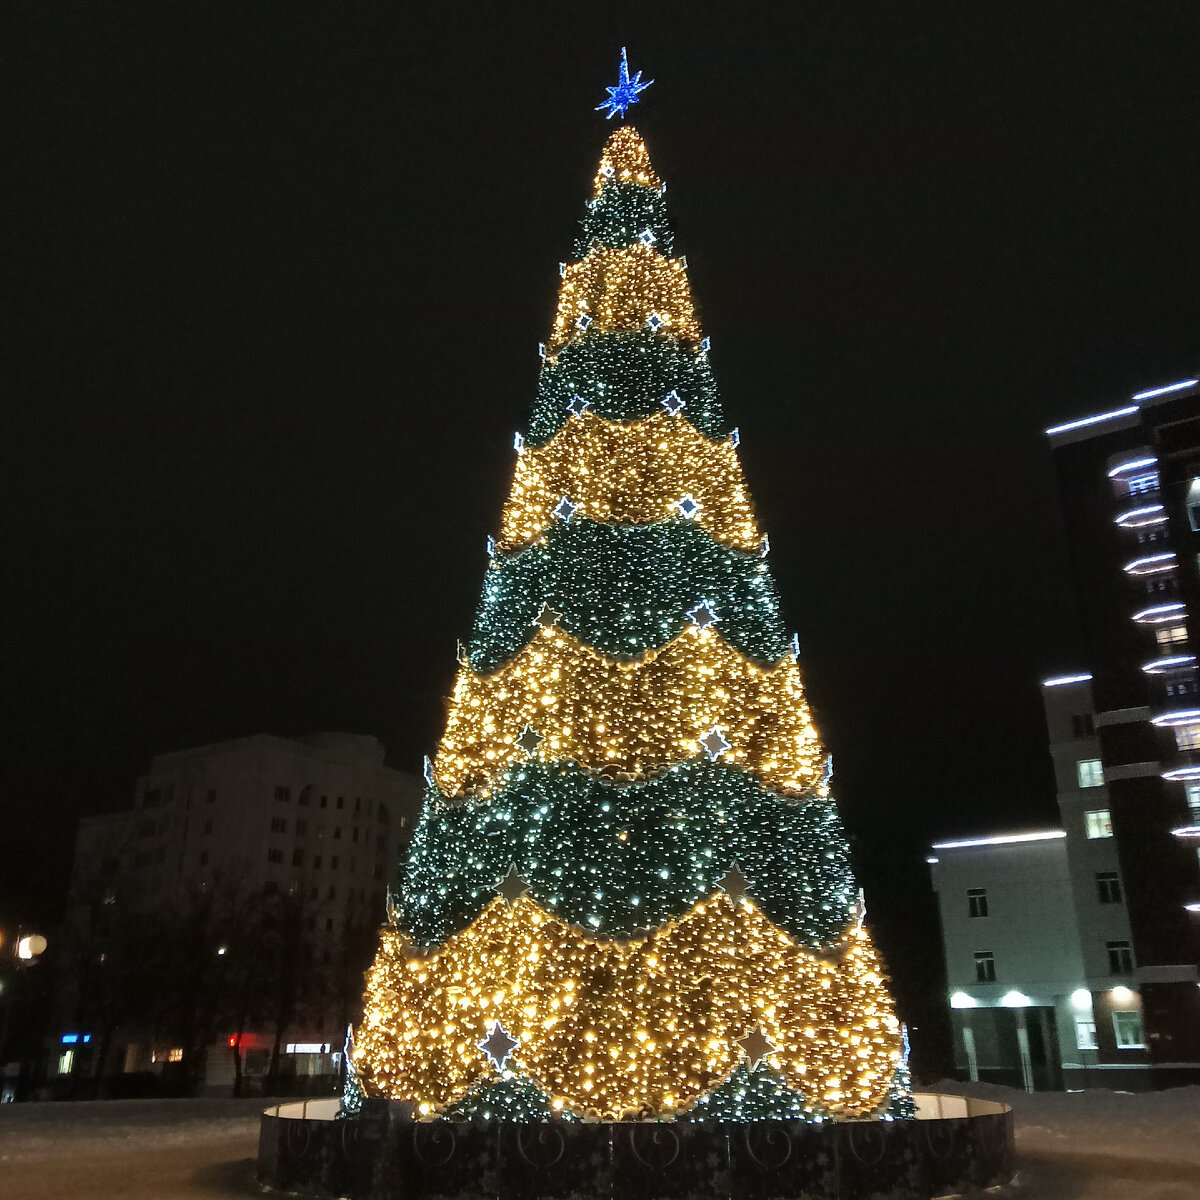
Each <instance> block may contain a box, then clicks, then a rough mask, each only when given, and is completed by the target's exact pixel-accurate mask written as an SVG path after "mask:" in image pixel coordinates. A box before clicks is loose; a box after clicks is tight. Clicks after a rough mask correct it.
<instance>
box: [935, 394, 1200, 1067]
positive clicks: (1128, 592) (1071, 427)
mask: <svg viewBox="0 0 1200 1200" xmlns="http://www.w3.org/2000/svg"><path fill="white" fill-rule="evenodd" d="M1046 432H1047V434H1048V436H1049V438H1050V444H1051V448H1052V451H1053V454H1054V461H1055V467H1056V470H1057V474H1058V481H1059V488H1060V494H1061V502H1062V510H1063V516H1064V521H1065V528H1066V536H1067V543H1068V547H1069V551H1070V559H1071V565H1072V570H1073V574H1074V578H1075V584H1076V591H1077V596H1078V603H1079V614H1080V619H1081V625H1082V630H1083V636H1084V642H1085V645H1086V653H1087V656H1088V664H1087V665H1088V666H1089V668H1090V670H1089V671H1088V672H1086V673H1079V674H1075V675H1068V676H1060V677H1058V678H1055V679H1049V680H1047V681H1046V683H1045V685H1044V700H1045V705H1046V717H1047V724H1048V728H1049V733H1050V743H1051V755H1052V757H1053V759H1054V765H1055V774H1056V779H1057V789H1058V803H1059V811H1060V816H1061V819H1062V828H1061V829H1059V830H1054V831H1046V832H1045V833H1044V834H1043V835H1041V838H1042V841H1041V842H1039V843H1038V845H1039V846H1043V849H1041V850H1039V852H1038V853H1039V854H1041V856H1042V859H1043V861H1042V864H1041V867H1040V868H1039V873H1042V875H1043V878H1044V879H1047V880H1048V879H1049V878H1051V877H1053V878H1057V879H1058V880H1059V890H1060V892H1061V891H1062V889H1063V888H1065V889H1066V891H1065V893H1063V894H1062V895H1060V896H1059V902H1060V906H1059V907H1058V908H1056V909H1055V910H1053V911H1049V910H1045V909H1041V910H1040V911H1039V912H1036V913H1035V911H1034V910H1031V909H1030V908H1029V907H1028V905H1023V902H1022V901H1021V900H1020V898H1019V897H1013V898H1012V899H1011V900H1010V899H1007V898H1006V899H1005V900H1004V902H1003V904H1001V905H999V906H997V905H995V904H993V903H992V897H991V895H989V897H988V902H987V909H986V913H987V915H986V916H985V917H983V918H981V917H980V916H979V915H978V914H977V915H975V916H974V917H973V918H972V917H971V916H970V911H971V910H970V907H969V906H970V903H971V901H970V899H969V895H968V893H969V891H970V890H972V889H978V888H983V887H986V885H985V884H983V883H980V882H975V883H972V882H971V878H972V877H973V876H975V875H978V876H979V877H980V878H982V875H983V873H988V874H989V877H990V878H991V879H992V880H993V884H992V886H993V888H994V889H999V891H997V895H999V894H1000V893H1001V892H1004V893H1007V892H1009V891H1011V890H1013V888H1016V887H1017V885H1016V883H1015V882H1014V880H1015V875H1016V874H1017V872H1018V867H1019V869H1020V870H1022V871H1023V870H1024V867H1025V865H1026V864H1024V862H1023V860H1022V862H1021V863H1020V864H1018V861H1017V857H1016V851H1015V849H1014V847H1016V846H1024V847H1026V849H1025V850H1024V851H1022V854H1028V853H1031V851H1030V850H1029V847H1030V846H1031V845H1032V843H1025V842H1013V841H1011V840H1007V839H976V840H975V844H973V845H967V844H963V843H949V844H943V845H942V846H939V847H935V848H934V850H935V854H936V856H937V859H938V862H937V863H936V864H935V866H934V882H935V887H937V889H938V892H939V903H940V907H941V911H942V919H943V925H944V929H943V933H944V942H945V947H946V953H947V972H948V977H949V979H950V981H951V988H952V991H953V993H954V995H955V996H956V997H957V999H956V1000H952V1003H955V1004H956V1007H955V1013H954V1024H955V1032H956V1053H957V1055H958V1057H959V1061H960V1065H963V1064H965V1066H966V1068H967V1069H968V1070H969V1071H971V1073H972V1074H976V1073H978V1074H981V1075H982V1074H986V1073H987V1071H988V1070H993V1071H1004V1070H1007V1071H1009V1072H1012V1071H1013V1070H1015V1069H1020V1068H1026V1067H1027V1064H1025V1063H1024V1062H1023V1060H1022V1058H1021V1054H1020V1049H1021V1048H1020V1046H1019V1045H1017V1039H1016V1038H1015V1036H1014V1037H1013V1038H1012V1039H1009V1041H1008V1043H1007V1046H1008V1049H1009V1050H1010V1051H1011V1048H1012V1047H1013V1046H1016V1050H1017V1053H1015V1054H1014V1053H1011V1052H1008V1053H1000V1052H999V1051H998V1052H997V1053H996V1054H995V1055H992V1057H991V1058H989V1059H988V1061H987V1062H986V1063H984V1062H983V1061H981V1059H980V1057H979V1054H978V1047H979V1038H978V1036H977V1030H978V1027H979V1026H980V1023H981V1022H986V1021H990V1020H998V1019H999V1018H995V1017H993V1016H989V1015H986V1014H984V1013H983V1012H978V1011H977V1010H979V1009H981V1008H988V1007H991V1006H992V1005H993V1004H997V1005H999V1006H1001V1007H1003V1006H1005V1001H1004V996H1005V995H1008V993H1012V995H1009V999H1008V1002H1007V1004H1008V1007H1012V1008H1018V1007H1019V1008H1025V1007H1048V1008H1050V1009H1052V1010H1053V1012H1054V1015H1055V1023H1056V1031H1057V1032H1056V1035H1055V1037H1054V1038H1053V1039H1049V1040H1048V1041H1047V1057H1048V1060H1051V1059H1053V1058H1054V1055H1055V1054H1056V1053H1057V1055H1058V1067H1057V1068H1055V1071H1057V1070H1061V1072H1062V1078H1063V1079H1064V1081H1065V1082H1067V1084H1068V1085H1073V1083H1074V1081H1075V1080H1076V1079H1077V1078H1079V1077H1080V1076H1078V1075H1077V1073H1076V1068H1078V1071H1080V1072H1085V1073H1086V1077H1087V1078H1088V1080H1089V1082H1093V1083H1094V1082H1095V1080H1096V1078H1105V1079H1107V1080H1108V1081H1109V1084H1110V1086H1112V1085H1113V1084H1114V1083H1115V1079H1116V1077H1117V1073H1118V1072H1120V1079H1121V1080H1122V1083H1123V1086H1134V1085H1136V1086H1142V1087H1158V1086H1168V1085H1173V1084H1178V1083H1183V1082H1191V1083H1195V1082H1200V926H1198V921H1200V859H1198V855H1197V850H1198V848H1200V674H1198V671H1197V644H1198V640H1200V624H1197V622H1200V380H1195V379H1191V380H1185V381H1183V382H1181V383H1177V384H1172V385H1169V386H1166V387H1161V388H1154V389H1151V390H1149V391H1146V392H1141V393H1138V394H1137V395H1136V396H1134V397H1132V399H1131V401H1130V402H1129V403H1128V404H1125V405H1123V406H1121V407H1118V408H1115V409H1112V410H1110V411H1107V412H1103V413H1099V414H1097V415H1095V416H1089V417H1085V418H1082V419H1080V420H1077V421H1070V422H1067V423H1065V424H1062V425H1056V426H1054V427H1053V428H1051V429H1049V430H1047V431H1046ZM1051 847H1053V849H1051ZM1006 863H1007V864H1010V865H1012V866H1013V867H1014V880H1010V879H1009V878H1008V876H1007V875H1006V871H1005V864H1006ZM1064 871H1065V873H1064ZM1039 886H1041V885H1040V884H1039ZM1064 897H1065V898H1066V899H1067V900H1069V903H1063V900H1064ZM964 911H966V912H967V914H968V915H967V916H966V917H963V916H962V915H961V914H962V913H963V912H964ZM1017 913H1021V914H1023V915H1021V916H1020V917H1019V918H1018V917H1016V916H1015V915H1014V914H1017ZM1010 920H1019V921H1020V922H1021V923H1022V924H1018V925H1017V926H1014V927H1012V928H1011V929H1010V928H1008V927H1007V925H1006V923H1007V922H1009V921H1010ZM964 922H965V923H966V924H965V927H964ZM972 922H973V923H972ZM1022 926H1023V927H1022ZM1068 926H1073V928H1068ZM1044 928H1050V929H1053V930H1054V937H1055V938H1056V939H1057V940H1058V941H1059V944H1060V946H1061V952H1060V954H1059V955H1058V958H1057V961H1052V959H1051V957H1050V956H1049V955H1047V956H1045V957H1040V956H1039V953H1038V952H1037V947H1038V946H1039V945H1040V943H1041V942H1042V940H1043V939H1042V933H1041V931H1042V930H1043V929H1044ZM1013 932H1017V933H1021V934H1022V936H1023V938H1024V939H1025V940H1024V941H1022V942H1020V943H1019V944H1015V945H1014V947H1013V951H1014V953H1013V955H1012V957H1011V958H1010V959H1009V961H1008V962H1007V964H1006V963H1005V961H1004V959H1003V958H1002V957H1000V956H996V957H995V958H994V963H993V965H992V966H991V967H987V966H983V965H978V962H979V961H984V960H974V958H973V957H972V958H967V957H966V956H967V955H968V953H970V954H971V955H972V956H973V955H974V953H975V950H978V951H980V952H983V951H987V950H989V949H990V947H989V946H987V945H984V944H983V941H984V940H985V939H986V940H989V941H992V942H999V941H1001V940H1002V939H1006V938H1010V935H1011V934H1012V933H1013ZM963 939H966V941H970V942H971V943H972V944H973V945H974V943H980V944H979V945H977V946H975V950H972V951H970V952H968V950H967V946H966V941H964V940H963ZM973 961H975V962H976V971H977V973H976V976H975V978H974V979H972V978H971V977H970V973H969V966H970V964H971V963H972V962H973ZM1050 967H1053V968H1054V971H1053V972H1052V973H1051V972H1049V968H1050ZM987 971H992V972H993V973H994V984H993V979H992V976H991V975H987V974H986V972H987ZM1041 982H1046V983H1050V982H1052V983H1053V984H1054V988H1052V989H1049V990H1047V989H1043V990H1042V991H1041V992H1038V990H1037V989H1038V987H1039V986H1040V985H1041ZM1072 984H1074V985H1075V986H1072ZM989 989H991V990H989ZM1004 989H1007V990H1004ZM997 990H999V995H998V996H993V994H992V993H993V992H994V991H997ZM1018 997H1025V998H1026V999H1030V1000H1032V1001H1036V1003H1031V1004H1026V1003H1025V1000H1020V1001H1019V1000H1018ZM1026 1016H1028V1014H1026ZM1014 1020H1015V1018H1014ZM1014 1029H1015V1026H1014ZM1072 1030H1073V1035H1072ZM968 1032H970V1035H971V1036H970V1037H968V1036H967V1034H968ZM971 1041H974V1044H975V1060H974V1063H972V1061H971V1055H970V1054H969V1053H968V1048H967V1044H966V1043H968V1042H971ZM989 1045H990V1044H989ZM1055 1071H1052V1072H1051V1074H1054V1073H1055ZM1022 1074H1023V1077H1024V1079H1025V1082H1026V1083H1027V1084H1028V1083H1029V1074H1030V1072H1029V1070H1028V1069H1024V1070H1023V1071H1022Z"/></svg>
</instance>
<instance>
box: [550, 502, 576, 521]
mask: <svg viewBox="0 0 1200 1200" xmlns="http://www.w3.org/2000/svg"><path fill="white" fill-rule="evenodd" d="M578 508H579V505H578V504H574V503H572V502H571V500H570V498H569V497H567V496H564V497H563V498H562V499H561V500H560V501H559V502H558V503H557V504H556V505H555V506H554V508H553V510H552V511H553V515H554V516H555V517H557V518H558V519H559V520H560V521H561V522H562V523H563V524H564V525H570V523H571V518H572V517H573V516H574V515H575V513H576V511H577V510H578Z"/></svg>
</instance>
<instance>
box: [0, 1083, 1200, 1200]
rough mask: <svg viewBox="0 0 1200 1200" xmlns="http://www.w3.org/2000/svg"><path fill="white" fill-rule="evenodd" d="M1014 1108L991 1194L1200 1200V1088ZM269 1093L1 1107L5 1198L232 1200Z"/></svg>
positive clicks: (248, 1177)
mask: <svg viewBox="0 0 1200 1200" xmlns="http://www.w3.org/2000/svg"><path fill="white" fill-rule="evenodd" d="M929 1090H930V1091H945V1092H955V1093H958V1094H959V1095H971V1096H979V1097H981V1098H983V1099H987V1100H1000V1101H1002V1102H1003V1103H1006V1104H1011V1105H1012V1106H1013V1108H1014V1110H1015V1113H1016V1136H1017V1177H1016V1179H1015V1180H1014V1182H1013V1183H1012V1184H1010V1185H1009V1186H1007V1187H1005V1188H1001V1189H998V1190H995V1191H992V1192H990V1193H988V1198H989V1200H992V1198H994V1200H1200V1088H1197V1087H1192V1088H1180V1089H1177V1090H1174V1091H1169V1092H1157V1093H1152V1094H1148V1095H1130V1094H1128V1093H1123V1092H1105V1091H1089V1092H1076V1093H1065V1094H1064V1093H1061V1092H1041V1093H1038V1094H1036V1095H1032V1096H1027V1095H1025V1094H1024V1093H1023V1092H1014V1091H1012V1090H1010V1089H1008V1088H1000V1087H988V1086H985V1085H976V1086H969V1085H964V1084H952V1083H945V1084H939V1085H936V1086H935V1087H933V1088H930V1089H929ZM262 1109H263V1102H262V1101H261V1100H108V1101H104V1100H101V1101H94V1102H81V1103H78V1104H66V1103H62V1104H11V1105H4V1106H3V1107H0V1198H2V1200H76V1198H78V1200H231V1198H242V1200H245V1198H246V1197H259V1198H260V1200H261V1196H262V1192H261V1190H260V1189H259V1187H258V1185H257V1184H256V1183H255V1180H254V1158H255V1154H256V1145H257V1138H258V1118H259V1114H260V1113H261V1112H262Z"/></svg>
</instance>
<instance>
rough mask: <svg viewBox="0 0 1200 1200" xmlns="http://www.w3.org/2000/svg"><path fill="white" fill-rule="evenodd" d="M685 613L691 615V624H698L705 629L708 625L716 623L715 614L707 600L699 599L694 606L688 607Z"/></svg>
mask: <svg viewBox="0 0 1200 1200" xmlns="http://www.w3.org/2000/svg"><path fill="white" fill-rule="evenodd" d="M687 615H688V616H689V617H691V619H692V624H693V625H698V626H699V627H700V628H701V629H707V628H708V627H709V626H710V625H715V624H716V623H717V614H716V612H715V610H714V609H713V606H712V605H711V604H709V602H708V601H707V600H701V601H700V603H699V604H697V605H696V607H695V608H689V609H688V614H687Z"/></svg>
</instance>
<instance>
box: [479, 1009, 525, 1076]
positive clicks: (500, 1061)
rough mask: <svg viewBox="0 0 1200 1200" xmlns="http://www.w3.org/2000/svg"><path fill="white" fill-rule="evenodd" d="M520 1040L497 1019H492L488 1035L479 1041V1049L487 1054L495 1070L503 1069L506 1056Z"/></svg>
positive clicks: (506, 1059)
mask: <svg viewBox="0 0 1200 1200" xmlns="http://www.w3.org/2000/svg"><path fill="white" fill-rule="evenodd" d="M520 1044H521V1043H520V1041H519V1040H518V1039H517V1038H515V1037H512V1036H511V1035H510V1034H509V1033H508V1031H507V1030H506V1029H505V1028H504V1026H503V1025H501V1024H500V1022H499V1021H493V1022H492V1024H491V1028H490V1029H489V1030H488V1035H487V1037H485V1038H484V1039H483V1041H482V1042H479V1043H478V1045H479V1049H480V1050H482V1051H483V1052H484V1054H486V1055H487V1057H488V1060H489V1061H490V1062H491V1064H492V1066H493V1067H495V1068H496V1070H497V1071H503V1070H504V1064H505V1063H506V1062H508V1056H509V1055H510V1054H512V1052H513V1051H514V1050H515V1049H516V1048H517V1047H518V1046H519V1045H520Z"/></svg>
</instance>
